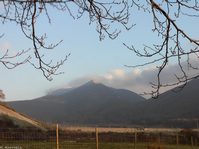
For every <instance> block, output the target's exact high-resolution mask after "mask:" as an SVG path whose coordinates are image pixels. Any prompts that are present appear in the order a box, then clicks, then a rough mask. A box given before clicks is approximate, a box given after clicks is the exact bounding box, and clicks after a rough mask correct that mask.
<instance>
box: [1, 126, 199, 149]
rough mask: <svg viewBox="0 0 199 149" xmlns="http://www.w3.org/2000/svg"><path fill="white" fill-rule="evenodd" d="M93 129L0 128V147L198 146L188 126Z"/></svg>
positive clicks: (141, 148)
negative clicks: (175, 128)
mask: <svg viewBox="0 0 199 149" xmlns="http://www.w3.org/2000/svg"><path fill="white" fill-rule="evenodd" d="M95 130H96V129H93V131H88V132H86V131H82V130H76V131H72V130H61V129H60V130H59V131H58V132H57V131H56V129H50V130H39V129H38V130H37V129H0V149H199V134H198V132H194V131H190V130H183V131H179V132H145V131H129V132H111V131H107V132H103V131H100V129H99V130H98V132H97V133H96V131H95ZM57 133H58V135H57ZM96 134H97V136H96ZM57 137H58V138H57ZM96 137H97V139H98V141H96Z"/></svg>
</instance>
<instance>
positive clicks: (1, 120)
mask: <svg viewBox="0 0 199 149" xmlns="http://www.w3.org/2000/svg"><path fill="white" fill-rule="evenodd" d="M7 127H9V128H10V127H15V128H20V127H21V128H25V127H32V128H42V126H41V124H40V123H39V122H37V121H34V120H32V119H31V118H29V117H27V116H25V115H22V114H20V113H17V112H16V111H15V110H13V109H12V108H10V107H8V106H6V105H5V104H3V103H0V128H1V129H2V128H7Z"/></svg>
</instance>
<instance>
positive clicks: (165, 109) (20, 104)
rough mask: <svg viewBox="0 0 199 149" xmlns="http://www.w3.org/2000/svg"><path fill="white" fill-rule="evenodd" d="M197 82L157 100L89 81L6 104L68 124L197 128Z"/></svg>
mask: <svg viewBox="0 0 199 149" xmlns="http://www.w3.org/2000/svg"><path fill="white" fill-rule="evenodd" d="M198 85H199V79H196V80H193V81H190V82H189V83H188V84H187V86H186V87H185V88H184V89H183V90H182V91H180V92H173V91H167V92H165V93H163V94H162V95H160V97H159V98H158V99H149V100H145V99H144V98H142V97H140V96H139V95H137V94H135V93H133V92H131V91H128V90H123V89H114V88H111V87H107V86H105V85H103V84H100V83H94V82H92V81H90V82H88V83H86V84H84V85H82V86H80V87H77V88H72V89H66V90H65V89H61V90H57V91H54V92H52V93H51V94H48V95H47V96H44V97H41V98H38V99H34V100H30V101H15V102H10V103H9V104H10V105H11V106H12V107H13V108H15V109H16V110H17V111H20V112H22V113H26V114H28V115H29V116H31V117H34V118H36V119H39V120H43V121H47V122H58V123H64V124H70V125H100V126H104V125H105V126H142V127H172V128H173V127H196V124H197V121H198V120H197V119H199V108H198V105H199V99H198V97H199V92H198V90H199V89H198Z"/></svg>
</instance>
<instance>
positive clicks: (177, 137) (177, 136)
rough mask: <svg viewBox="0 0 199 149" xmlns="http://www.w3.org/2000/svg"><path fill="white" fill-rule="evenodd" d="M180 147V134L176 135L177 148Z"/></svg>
mask: <svg viewBox="0 0 199 149" xmlns="http://www.w3.org/2000/svg"><path fill="white" fill-rule="evenodd" d="M178 145H179V135H178V132H177V133H176V147H177V149H178Z"/></svg>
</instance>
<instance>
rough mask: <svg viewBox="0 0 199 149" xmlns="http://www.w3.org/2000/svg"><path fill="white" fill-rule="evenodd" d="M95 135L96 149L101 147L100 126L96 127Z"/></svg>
mask: <svg viewBox="0 0 199 149" xmlns="http://www.w3.org/2000/svg"><path fill="white" fill-rule="evenodd" d="M95 137H96V149H99V137H98V128H95Z"/></svg>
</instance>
